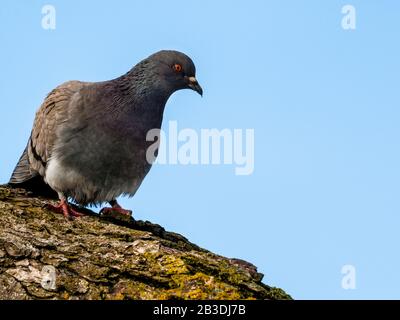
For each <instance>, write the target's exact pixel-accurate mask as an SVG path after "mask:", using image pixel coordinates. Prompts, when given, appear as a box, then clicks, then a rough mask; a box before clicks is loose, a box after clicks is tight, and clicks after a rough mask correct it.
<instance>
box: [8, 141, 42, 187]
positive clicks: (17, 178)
mask: <svg viewBox="0 0 400 320" xmlns="http://www.w3.org/2000/svg"><path fill="white" fill-rule="evenodd" d="M37 175H38V174H37V173H36V172H32V170H31V168H30V165H29V159H28V147H26V148H25V150H24V153H23V154H22V156H21V158H19V160H18V163H17V166H16V167H15V169H14V171H13V173H12V175H11V178H10V181H9V182H8V183H9V184H11V185H13V184H21V183H23V182H25V181H27V180H29V179H32V178H34V177H35V176H37Z"/></svg>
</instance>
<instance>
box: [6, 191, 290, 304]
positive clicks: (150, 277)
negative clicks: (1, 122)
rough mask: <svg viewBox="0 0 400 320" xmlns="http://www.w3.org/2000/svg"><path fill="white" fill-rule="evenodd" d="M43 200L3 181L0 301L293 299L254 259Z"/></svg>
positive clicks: (144, 225)
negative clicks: (62, 209) (75, 215)
mask: <svg viewBox="0 0 400 320" xmlns="http://www.w3.org/2000/svg"><path fill="white" fill-rule="evenodd" d="M48 202H49V200H45V199H41V198H37V197H33V196H31V195H29V194H27V193H26V192H25V191H24V190H20V189H11V188H8V187H6V186H0V299H290V296H288V295H287V294H286V293H285V292H284V291H283V290H281V289H278V288H273V287H269V286H267V285H265V284H263V283H262V282H261V280H262V277H263V275H262V274H260V273H258V272H257V269H256V267H255V266H253V265H252V264H250V263H248V262H245V261H242V260H238V259H228V258H224V257H221V256H218V255H216V254H213V253H211V252H209V251H207V250H204V249H202V248H199V247H198V246H196V245H194V244H192V243H190V242H189V241H188V240H187V239H186V238H184V237H183V236H181V235H179V234H176V233H172V232H166V231H165V230H164V229H163V228H162V227H160V226H159V225H154V224H151V223H150V222H142V221H134V220H133V219H130V218H125V219H123V218H122V217H120V216H118V215H115V216H113V215H112V216H107V217H105V216H99V215H97V214H94V213H91V212H89V211H88V213H89V215H88V216H85V217H83V218H80V219H76V220H74V221H67V220H66V219H65V218H64V217H63V216H62V215H60V214H57V213H53V212H51V211H49V210H47V209H46V204H47V203H48Z"/></svg>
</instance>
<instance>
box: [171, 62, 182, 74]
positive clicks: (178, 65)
mask: <svg viewBox="0 0 400 320" xmlns="http://www.w3.org/2000/svg"><path fill="white" fill-rule="evenodd" d="M173 68H174V71H175V72H182V66H181V65H180V64H179V63H176V64H174V66H173Z"/></svg>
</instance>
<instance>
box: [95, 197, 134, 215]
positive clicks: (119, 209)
mask: <svg viewBox="0 0 400 320" xmlns="http://www.w3.org/2000/svg"><path fill="white" fill-rule="evenodd" d="M110 204H111V208H103V209H101V210H100V213H101V214H110V213H112V212H115V211H116V212H119V213H121V214H123V215H125V216H129V217H130V216H131V215H132V210H126V209H124V208H122V207H121V206H120V205H119V204H118V202H117V200H112V201H110Z"/></svg>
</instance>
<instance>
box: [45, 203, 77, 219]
mask: <svg viewBox="0 0 400 320" xmlns="http://www.w3.org/2000/svg"><path fill="white" fill-rule="evenodd" d="M47 208H48V209H50V210H51V211H54V212H57V213H62V214H63V215H64V217H65V218H66V219H73V218H79V217H82V216H84V214H83V213H81V212H78V211H76V210H75V209H73V208H72V207H71V206H70V205H69V204H68V202H67V201H65V200H60V203H59V205H58V206H54V205H52V204H47Z"/></svg>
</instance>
